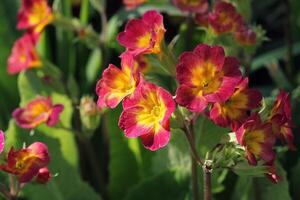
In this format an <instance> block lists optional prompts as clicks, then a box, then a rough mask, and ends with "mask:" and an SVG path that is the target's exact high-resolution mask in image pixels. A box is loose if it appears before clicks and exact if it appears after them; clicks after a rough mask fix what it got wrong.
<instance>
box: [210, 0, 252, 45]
mask: <svg viewBox="0 0 300 200" xmlns="http://www.w3.org/2000/svg"><path fill="white" fill-rule="evenodd" d="M208 24H209V26H210V27H211V28H212V30H213V31H214V33H215V34H224V33H231V34H233V35H234V37H235V39H236V41H238V42H239V43H240V44H242V45H252V44H255V42H256V34H255V33H254V32H253V31H252V30H251V28H250V27H249V26H248V25H247V24H246V23H245V21H244V19H243V17H242V16H241V14H240V13H238V11H237V10H236V8H235V7H234V5H233V4H231V3H229V2H223V1H217V2H216V3H215V5H214V7H213V10H212V12H211V13H209V14H208Z"/></svg>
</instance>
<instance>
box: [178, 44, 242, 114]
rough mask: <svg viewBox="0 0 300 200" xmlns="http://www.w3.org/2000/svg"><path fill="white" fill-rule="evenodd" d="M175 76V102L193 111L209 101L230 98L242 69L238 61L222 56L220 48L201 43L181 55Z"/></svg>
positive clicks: (199, 109) (202, 108)
mask: <svg viewBox="0 0 300 200" xmlns="http://www.w3.org/2000/svg"><path fill="white" fill-rule="evenodd" d="M176 79H177V80H178V82H179V88H178V89H177V91H176V101H177V103H178V104H179V105H181V106H184V107H186V108H187V109H189V110H190V111H192V112H203V111H204V110H205V108H206V107H207V106H208V103H215V102H225V101H226V100H228V99H229V98H230V97H231V95H232V94H233V92H234V89H235V87H236V85H237V84H238V82H239V81H240V80H241V72H240V70H239V63H238V61H237V60H236V59H234V58H231V57H225V53H224V50H223V48H222V47H220V46H211V47H210V46H208V45H205V44H201V45H198V46H197V47H196V48H195V49H194V51H192V52H184V53H183V54H182V55H181V56H180V58H179V64H178V65H177V67H176Z"/></svg>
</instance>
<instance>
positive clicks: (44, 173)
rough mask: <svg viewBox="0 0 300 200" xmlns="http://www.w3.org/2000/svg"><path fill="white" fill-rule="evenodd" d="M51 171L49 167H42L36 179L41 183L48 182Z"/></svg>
mask: <svg viewBox="0 0 300 200" xmlns="http://www.w3.org/2000/svg"><path fill="white" fill-rule="evenodd" d="M51 177H52V176H51V173H50V172H49V169H48V168H47V167H44V168H41V169H40V170H39V173H38V174H37V176H36V181H37V182H38V183H40V184H46V183H48V182H49V181H50V179H51Z"/></svg>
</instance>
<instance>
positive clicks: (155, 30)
mask: <svg viewBox="0 0 300 200" xmlns="http://www.w3.org/2000/svg"><path fill="white" fill-rule="evenodd" d="M165 32H166V30H165V28H164V24H163V16H162V15H161V14H159V13H158V12H157V11H154V10H151V11H148V12H146V13H145V14H144V15H143V17H142V19H132V20H130V21H129V22H128V23H127V24H126V27H125V31H124V32H121V33H119V35H118V38H117V40H118V42H119V43H120V44H121V45H122V46H124V47H126V49H127V51H129V52H130V53H132V54H133V55H134V56H136V55H138V54H146V53H147V54H149V53H154V54H159V53H160V52H161V43H162V40H163V38H164V34H165Z"/></svg>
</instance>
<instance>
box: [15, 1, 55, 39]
mask: <svg viewBox="0 0 300 200" xmlns="http://www.w3.org/2000/svg"><path fill="white" fill-rule="evenodd" d="M52 20H53V15H52V11H51V8H50V7H49V6H48V4H47V0H22V5H21V9H20V11H19V13H18V24H17V28H18V29H29V30H30V31H33V32H34V33H36V34H38V33H41V32H42V31H43V29H44V28H45V26H47V25H48V24H49V23H51V22H52Z"/></svg>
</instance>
